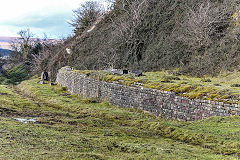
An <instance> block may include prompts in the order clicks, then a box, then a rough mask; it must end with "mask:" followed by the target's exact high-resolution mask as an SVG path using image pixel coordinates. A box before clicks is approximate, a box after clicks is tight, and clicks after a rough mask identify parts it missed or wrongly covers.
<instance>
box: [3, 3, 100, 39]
mask: <svg viewBox="0 0 240 160" xmlns="http://www.w3.org/2000/svg"><path fill="white" fill-rule="evenodd" d="M85 1H86V0H1V5H0V36H8V37H15V36H18V35H17V33H18V32H19V31H20V30H26V29H30V31H31V32H32V33H33V34H34V36H35V37H38V38H43V37H44V34H46V35H47V37H48V38H55V39H59V38H65V37H67V36H68V35H70V34H72V30H73V28H72V27H71V25H70V24H69V23H68V22H69V21H71V19H73V12H72V11H73V10H74V9H77V8H78V7H79V6H80V4H82V3H84V2H85ZM98 1H101V0H98Z"/></svg>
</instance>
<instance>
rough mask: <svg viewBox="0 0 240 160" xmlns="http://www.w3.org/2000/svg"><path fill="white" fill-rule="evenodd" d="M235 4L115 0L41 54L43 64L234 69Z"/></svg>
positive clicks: (192, 0) (236, 56)
mask: <svg viewBox="0 0 240 160" xmlns="http://www.w3.org/2000/svg"><path fill="white" fill-rule="evenodd" d="M128 2H129V3H128ZM237 6H238V3H237V1H235V0H231V2H229V1H216V0H211V1H208V2H206V1H204V0H200V1H197V0H187V1H181V0H173V1H158V0H150V1H145V0H141V1H135V0H132V1H117V2H116V3H115V4H114V6H113V9H112V10H111V11H109V12H107V13H106V14H105V15H104V17H103V18H101V21H100V22H99V23H97V24H96V27H93V30H91V31H90V32H88V31H89V30H88V29H91V28H92V26H89V27H88V28H87V29H86V30H85V31H83V32H80V31H79V32H76V33H75V35H74V36H73V37H71V38H69V39H68V40H66V41H65V44H64V45H63V48H62V50H60V49H59V50H58V51H56V52H55V53H53V54H54V55H55V56H51V57H50V59H51V60H48V59H49V57H48V58H46V61H49V63H48V68H49V70H50V71H51V72H52V73H56V69H59V68H61V67H62V66H66V65H69V66H73V67H76V68H77V69H106V68H111V67H113V68H121V69H124V68H125V69H141V70H143V71H159V70H162V69H176V68H178V69H179V70H180V71H181V73H183V74H191V75H194V76H202V75H206V74H208V75H217V74H218V73H220V72H222V71H228V70H234V69H238V68H239V58H240V56H239V55H240V54H239V45H238V44H239V38H238V34H239V29H240V28H239V25H238V24H239V22H238V16H239V15H238V11H237ZM98 20H99V19H97V21H98ZM93 24H95V23H93ZM64 48H65V49H66V48H70V49H71V51H72V54H71V55H68V54H66V52H65V49H64ZM59 61H61V62H59ZM56 66H57V67H56Z"/></svg>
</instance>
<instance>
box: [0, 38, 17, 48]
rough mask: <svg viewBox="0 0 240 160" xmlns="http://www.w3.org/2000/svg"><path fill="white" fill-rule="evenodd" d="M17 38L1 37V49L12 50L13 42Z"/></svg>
mask: <svg viewBox="0 0 240 160" xmlns="http://www.w3.org/2000/svg"><path fill="white" fill-rule="evenodd" d="M16 39H17V37H1V36H0V48H1V49H7V50H11V42H13V41H15V40H16Z"/></svg>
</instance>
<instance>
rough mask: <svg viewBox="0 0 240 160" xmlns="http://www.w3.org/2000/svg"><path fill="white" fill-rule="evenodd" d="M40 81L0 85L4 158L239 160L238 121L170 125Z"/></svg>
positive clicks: (1, 137)
mask: <svg viewBox="0 0 240 160" xmlns="http://www.w3.org/2000/svg"><path fill="white" fill-rule="evenodd" d="M38 81H39V80H38V79H33V80H29V81H24V82H22V83H21V84H20V85H18V86H17V87H15V88H14V89H11V88H7V87H6V86H0V94H1V96H0V102H1V103H0V111H1V112H0V113H1V117H0V133H1V136H0V142H1V145H0V147H1V149H0V159H20V158H22V159H32V158H34V159H237V157H236V156H234V154H237V155H240V152H239V146H240V141H239V139H240V135H239V134H238V133H239V132H240V118H239V117H231V118H218V117H215V118H210V119H208V120H203V121H198V122H178V121H171V120H166V119H161V118H156V117H154V116H151V115H149V114H148V113H144V112H143V111H140V110H134V109H121V108H118V107H114V106H110V105H109V104H108V103H106V102H104V103H90V102H89V100H84V99H81V98H80V97H78V96H76V95H68V94H66V91H64V88H61V87H58V86H49V85H40V84H39V83H37V82H38ZM63 93H65V94H63ZM19 94H21V95H22V96H19ZM23 97H24V98H23ZM13 117H14V118H15V117H37V118H36V119H37V123H29V124H24V123H20V122H17V121H15V120H13V119H12V118H13ZM220 153H223V154H225V155H221V154H220ZM229 154H230V155H231V156H227V155H229Z"/></svg>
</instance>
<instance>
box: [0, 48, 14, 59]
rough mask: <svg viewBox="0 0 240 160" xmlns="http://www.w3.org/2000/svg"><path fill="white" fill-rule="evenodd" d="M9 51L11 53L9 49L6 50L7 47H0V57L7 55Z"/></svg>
mask: <svg viewBox="0 0 240 160" xmlns="http://www.w3.org/2000/svg"><path fill="white" fill-rule="evenodd" d="M10 53H11V50H8V49H1V48H0V56H1V57H4V56H9V55H10Z"/></svg>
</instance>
